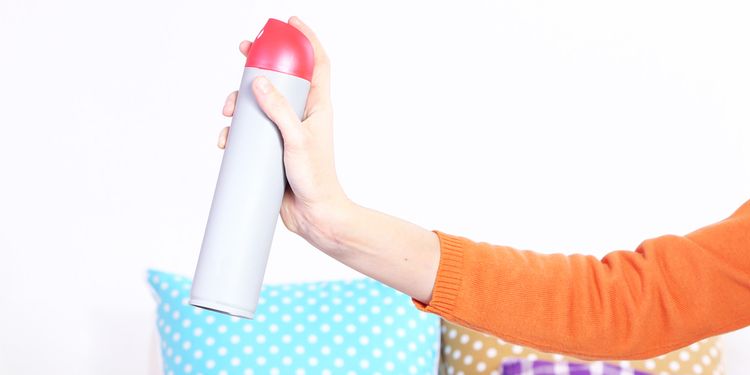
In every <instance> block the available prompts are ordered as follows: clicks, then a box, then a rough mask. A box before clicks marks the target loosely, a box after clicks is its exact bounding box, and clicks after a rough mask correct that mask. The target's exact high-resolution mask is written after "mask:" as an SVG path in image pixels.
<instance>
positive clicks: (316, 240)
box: [298, 194, 360, 258]
mask: <svg viewBox="0 0 750 375" xmlns="http://www.w3.org/2000/svg"><path fill="white" fill-rule="evenodd" d="M359 208H360V207H359V206H358V205H357V204H356V203H354V202H353V201H351V200H350V199H349V198H348V197H346V196H345V195H343V194H342V195H341V196H340V197H338V198H335V199H331V200H330V201H327V202H326V203H323V204H319V205H316V206H315V207H311V208H310V209H309V210H308V214H307V215H305V216H306V219H305V222H306V225H304V226H302V228H301V229H302V230H301V231H300V233H298V234H299V235H300V236H301V237H302V238H304V239H306V240H307V241H308V242H309V243H310V244H312V245H313V246H315V247H316V248H318V249H320V250H321V251H323V252H324V253H326V254H328V255H331V256H334V257H336V256H335V255H336V254H340V253H342V252H343V251H344V244H343V243H342V241H341V233H345V232H346V230H347V229H346V226H347V225H348V224H350V223H351V222H352V221H354V220H355V219H354V218H355V217H356V216H357V214H356V212H357V210H358V209H359ZM336 258H337V257H336Z"/></svg>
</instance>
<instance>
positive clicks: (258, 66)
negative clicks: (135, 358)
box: [190, 19, 314, 319]
mask: <svg viewBox="0 0 750 375" xmlns="http://www.w3.org/2000/svg"><path fill="white" fill-rule="evenodd" d="M313 65H314V61H313V49H312V45H311V44H310V41H309V40H308V39H307V38H306V37H305V36H304V34H302V33H301V32H300V31H299V30H297V29H296V28H294V27H293V26H291V25H288V24H287V23H285V22H282V21H279V20H275V19H269V20H268V22H267V23H266V25H265V26H264V27H263V29H262V30H261V31H260V33H259V34H258V36H257V37H256V38H255V41H254V42H253V44H252V45H251V47H250V50H249V51H248V53H247V62H246V64H245V71H244V73H243V75H242V82H241V83H240V88H239V95H238V96H237V105H236V107H235V110H234V116H233V119H232V127H231V131H230V132H229V138H228V139H227V144H226V146H225V149H224V157H223V159H222V162H221V170H220V172H219V179H218V182H217V183H216V190H215V192H214V197H213V202H212V204H211V211H210V213H209V216H208V223H207V225H206V232H205V235H204V237H203V244H202V246H201V251H200V257H199V259H198V265H197V267H196V270H195V277H194V279H193V289H192V290H191V293H190V304H191V305H194V306H198V307H202V308H206V309H210V310H215V311H219V312H223V313H227V314H231V315H235V316H239V317H244V318H249V319H252V318H253V315H254V314H255V309H256V307H257V304H258V299H259V295H260V289H261V286H262V284H263V276H264V274H265V271H266V264H267V262H268V253H269V250H270V248H271V241H272V240H273V234H274V230H275V228H276V223H277V221H278V218H279V211H280V209H281V200H282V198H283V196H284V188H285V186H286V175H285V172H284V160H283V140H282V137H281V133H280V132H279V130H278V128H277V127H276V125H275V124H274V123H273V122H271V120H270V119H269V118H268V117H267V116H266V115H265V114H264V113H263V111H262V110H261V109H260V107H259V106H258V104H257V102H256V100H255V96H254V95H253V91H252V82H253V80H254V79H255V78H256V77H258V76H265V77H266V78H268V79H269V80H270V81H271V82H272V83H273V85H274V86H275V87H276V89H277V90H279V91H280V92H281V93H282V94H283V95H284V97H286V99H287V100H288V101H289V103H290V104H291V106H292V108H294V110H295V111H296V112H297V115H298V116H300V117H301V116H302V114H303V111H304V108H305V103H306V101H307V95H308V93H309V91H310V81H311V79H312V71H313Z"/></svg>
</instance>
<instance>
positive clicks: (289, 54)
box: [245, 18, 315, 81]
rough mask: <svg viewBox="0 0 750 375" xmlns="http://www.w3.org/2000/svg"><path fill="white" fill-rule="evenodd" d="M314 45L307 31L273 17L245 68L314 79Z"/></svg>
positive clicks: (250, 52) (259, 36) (254, 45)
mask: <svg viewBox="0 0 750 375" xmlns="http://www.w3.org/2000/svg"><path fill="white" fill-rule="evenodd" d="M314 64H315V61H314V60H313V48H312V44H310V41H309V40H307V38H306V37H305V35H304V34H302V32H300V31H299V30H297V29H296V28H295V27H294V26H291V25H289V24H287V23H286V22H283V21H279V20H276V19H273V18H269V19H268V22H266V26H264V27H263V29H262V30H261V31H260V33H258V36H257V37H255V41H254V42H253V44H252V45H251V46H250V50H249V51H248V52H247V62H246V63H245V67H253V68H260V69H268V70H273V71H276V72H280V73H286V74H291V75H293V76H297V77H300V78H302V79H306V80H308V81H311V80H312V72H313V65H314Z"/></svg>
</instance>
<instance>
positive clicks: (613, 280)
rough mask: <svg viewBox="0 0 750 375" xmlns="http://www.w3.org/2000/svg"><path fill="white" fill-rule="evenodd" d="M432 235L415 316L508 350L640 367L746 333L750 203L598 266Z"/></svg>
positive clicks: (585, 259) (578, 258)
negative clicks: (432, 274)
mask: <svg viewBox="0 0 750 375" xmlns="http://www.w3.org/2000/svg"><path fill="white" fill-rule="evenodd" d="M433 232H435V233H436V234H437V235H438V237H439V239H440V251H441V254H440V265H439V268H438V274H437V279H436V281H435V285H434V289H433V293H432V299H431V301H430V302H429V303H428V304H427V305H425V304H422V303H420V302H419V301H416V300H414V304H415V305H416V306H417V307H418V308H419V309H421V310H424V311H428V312H433V313H436V314H439V315H441V316H442V317H444V318H445V319H447V320H450V321H453V322H456V323H458V324H460V325H463V326H466V327H470V328H473V329H475V330H478V331H483V332H486V333H489V334H491V335H494V336H497V337H500V338H502V339H504V340H506V341H509V342H512V343H516V344H520V345H525V346H530V347H533V348H537V349H540V350H543V351H549V352H557V353H564V354H570V355H574V356H577V357H581V358H586V359H643V358H650V357H655V356H657V355H660V354H664V353H667V352H670V351H673V350H675V349H678V348H682V347H685V346H688V345H690V344H691V343H693V342H695V341H698V340H700V339H703V338H706V337H709V336H714V335H718V334H721V333H725V332H729V331H732V330H736V329H739V328H742V327H745V326H747V325H750V201H748V202H746V203H745V204H744V205H743V206H742V207H741V208H740V209H738V210H737V211H736V212H735V213H734V214H733V215H732V216H731V217H729V218H727V219H725V220H723V221H721V222H718V223H716V224H713V225H710V226H707V227H704V228H702V229H699V230H697V231H695V232H692V233H690V234H688V235H686V236H672V235H669V236H662V237H657V238H654V239H649V240H646V241H644V242H643V243H641V245H640V246H639V247H638V249H637V250H636V251H634V252H633V251H616V252H613V253H610V254H608V255H607V256H605V257H604V258H602V259H601V260H598V259H596V258H595V257H593V256H584V255H570V256H565V255H560V254H552V255H543V254H538V253H534V252H531V251H520V250H516V249H513V248H510V247H505V246H496V245H491V244H488V243H484V242H481V243H476V242H473V241H471V240H469V239H467V238H464V237H458V236H453V235H449V234H446V233H443V232H440V231H433Z"/></svg>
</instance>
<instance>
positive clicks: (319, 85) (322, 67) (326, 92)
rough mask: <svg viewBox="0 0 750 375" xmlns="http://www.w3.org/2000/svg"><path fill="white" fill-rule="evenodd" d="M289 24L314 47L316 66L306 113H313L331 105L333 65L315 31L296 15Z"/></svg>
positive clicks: (290, 19)
mask: <svg viewBox="0 0 750 375" xmlns="http://www.w3.org/2000/svg"><path fill="white" fill-rule="evenodd" d="M289 24H290V25H292V26H294V27H295V28H296V29H297V30H299V31H300V32H302V34H304V35H305V37H306V38H307V39H308V40H309V41H310V44H312V47H313V57H314V61H315V67H314V68H313V76H312V82H310V94H309V95H308V96H307V106H306V107H307V108H305V113H308V114H309V113H311V112H314V111H316V110H319V109H323V108H328V109H330V107H331V66H330V61H329V60H328V55H327V54H326V51H325V50H324V49H323V45H322V44H321V43H320V41H319V40H318V37H317V36H316V35H315V32H313V31H312V29H311V28H310V27H309V26H307V25H306V24H305V23H304V22H302V20H300V19H299V18H298V17H296V16H294V17H291V18H289Z"/></svg>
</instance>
